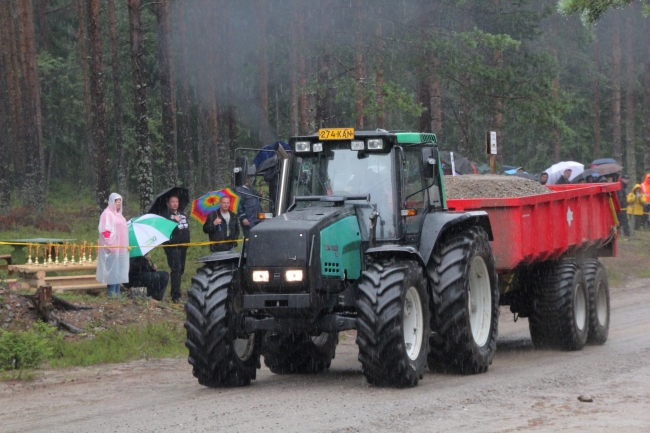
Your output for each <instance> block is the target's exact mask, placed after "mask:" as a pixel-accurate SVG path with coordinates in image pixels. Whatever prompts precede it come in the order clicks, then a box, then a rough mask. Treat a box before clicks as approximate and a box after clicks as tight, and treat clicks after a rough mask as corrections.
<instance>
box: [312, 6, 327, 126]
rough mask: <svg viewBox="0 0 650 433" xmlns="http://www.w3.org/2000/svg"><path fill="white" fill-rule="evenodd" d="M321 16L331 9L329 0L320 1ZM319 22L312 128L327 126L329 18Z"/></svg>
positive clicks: (324, 15)
mask: <svg viewBox="0 0 650 433" xmlns="http://www.w3.org/2000/svg"><path fill="white" fill-rule="evenodd" d="M322 6H323V8H322V16H323V17H326V16H327V15H328V14H329V13H330V10H331V5H330V0H323V2H322ZM320 24H321V38H322V39H321V43H322V48H321V50H322V52H321V55H320V65H319V68H318V78H317V79H318V91H317V93H316V118H315V124H314V126H313V129H318V128H325V127H326V126H328V120H329V86H330V83H329V80H330V70H329V62H330V55H329V44H328V37H329V20H327V19H323V20H321V22H320Z"/></svg>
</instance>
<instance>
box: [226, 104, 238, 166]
mask: <svg viewBox="0 0 650 433" xmlns="http://www.w3.org/2000/svg"><path fill="white" fill-rule="evenodd" d="M236 147H237V110H236V108H235V105H234V104H230V105H228V148H229V149H230V155H229V156H230V164H229V166H228V172H230V170H232V167H233V165H232V164H234V162H235V148H236Z"/></svg>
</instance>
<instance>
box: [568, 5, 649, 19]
mask: <svg viewBox="0 0 650 433" xmlns="http://www.w3.org/2000/svg"><path fill="white" fill-rule="evenodd" d="M632 1H633V0H559V1H558V3H557V9H558V11H559V12H560V13H562V14H565V15H573V14H579V15H580V16H581V17H582V20H583V21H584V22H585V23H586V24H594V23H596V21H598V20H600V19H601V18H602V16H603V15H604V14H605V12H607V11H608V10H609V9H610V8H612V9H618V8H623V7H625V6H627V5H629V4H630V3H632ZM642 1H643V3H645V6H644V13H645V15H646V16H647V15H648V8H649V7H650V6H649V5H650V1H648V0H642Z"/></svg>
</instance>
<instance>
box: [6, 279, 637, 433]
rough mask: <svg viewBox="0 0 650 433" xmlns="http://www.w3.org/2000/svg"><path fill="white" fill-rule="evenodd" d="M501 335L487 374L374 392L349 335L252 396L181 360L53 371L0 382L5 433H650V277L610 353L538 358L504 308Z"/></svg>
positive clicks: (267, 376) (631, 290) (263, 380)
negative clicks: (198, 373) (217, 383)
mask: <svg viewBox="0 0 650 433" xmlns="http://www.w3.org/2000/svg"><path fill="white" fill-rule="evenodd" d="M499 326H500V333H499V334H500V336H499V341H498V350H497V355H496V357H495V359H494V363H493V364H492V367H491V368H490V370H489V371H488V373H486V374H482V375H477V376H457V375H441V374H434V373H427V374H426V375H425V377H424V380H422V381H420V385H419V386H418V387H416V388H413V389H390V388H377V387H373V386H368V385H366V384H365V382H364V380H363V376H362V375H361V368H360V365H359V363H358V361H357V349H356V346H355V344H354V336H353V335H352V334H353V333H351V332H348V333H347V334H346V335H347V337H345V338H343V336H342V341H341V344H340V345H339V348H338V351H337V356H336V359H335V360H334V362H333V363H332V368H331V369H330V370H329V372H327V373H325V374H321V375H316V376H308V375H293V376H278V375H274V374H272V373H271V372H270V371H269V370H268V369H266V368H262V370H260V371H259V372H258V376H257V380H256V381H254V382H253V385H252V386H250V387H248V388H238V389H208V388H204V387H201V386H199V385H198V384H197V382H196V381H195V380H194V378H193V377H192V375H191V371H190V367H189V366H188V364H187V362H186V361H185V360H184V359H164V360H156V361H144V360H143V361H138V362H132V363H127V364H118V365H104V366H95V367H88V368H78V369H72V370H65V371H47V372H46V373H45V375H44V376H43V377H41V378H39V379H36V380H35V381H32V382H29V383H22V382H4V383H0V431H2V432H5V433H8V432H216V431H220V432H267V431H272V432H274V431H277V432H309V431H316V432H349V431H352V432H356V431H374V432H396V431H409V432H432V431H454V432H458V431H476V432H512V431H564V432H578V431H580V432H583V431H588V432H617V431H625V432H632V431H635V432H636V431H650V410H649V408H650V406H649V404H648V402H649V401H650V338H648V335H649V334H650V280H648V279H636V280H631V281H629V282H628V283H626V284H625V285H624V286H622V287H619V288H615V289H613V290H612V319H611V329H610V335H609V341H608V342H607V344H605V345H604V346H587V347H586V348H585V349H584V350H582V351H579V352H559V351H552V350H540V351H538V350H534V349H533V347H532V344H531V341H530V336H529V333H528V326H527V323H526V319H520V320H519V321H518V322H517V323H514V322H513V319H512V315H511V314H510V313H509V312H508V310H507V308H503V309H502V314H501V320H500V325H499ZM580 395H585V396H589V397H591V398H593V402H592V403H586V402H581V401H579V400H578V397H579V396H580Z"/></svg>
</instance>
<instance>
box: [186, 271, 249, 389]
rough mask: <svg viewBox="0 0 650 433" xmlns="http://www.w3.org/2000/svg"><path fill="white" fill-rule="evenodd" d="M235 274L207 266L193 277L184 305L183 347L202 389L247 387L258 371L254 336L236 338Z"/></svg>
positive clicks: (236, 272) (237, 336) (234, 272)
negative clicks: (187, 352)
mask: <svg viewBox="0 0 650 433" xmlns="http://www.w3.org/2000/svg"><path fill="white" fill-rule="evenodd" d="M237 275H238V271H237V269H236V267H235V266H234V264H225V265H215V264H211V263H208V264H206V265H205V266H204V267H203V268H200V269H199V270H198V272H197V274H196V275H194V276H193V277H192V286H191V287H190V289H189V290H188V292H187V303H186V304H185V313H186V320H185V329H186V330H187V339H186V340H185V345H186V346H187V348H188V349H189V352H190V354H189V357H188V361H189V363H190V364H192V367H193V371H192V373H193V374H194V376H195V377H196V378H197V379H198V381H199V383H200V384H201V385H205V386H209V387H235V386H246V385H250V383H251V380H252V379H255V376H256V371H257V369H258V368H260V344H259V341H258V339H256V336H255V334H251V335H248V336H245V338H240V337H241V336H240V335H238V334H237V323H238V317H237V313H236V311H235V308H234V305H233V292H234V287H236V277H237Z"/></svg>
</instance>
